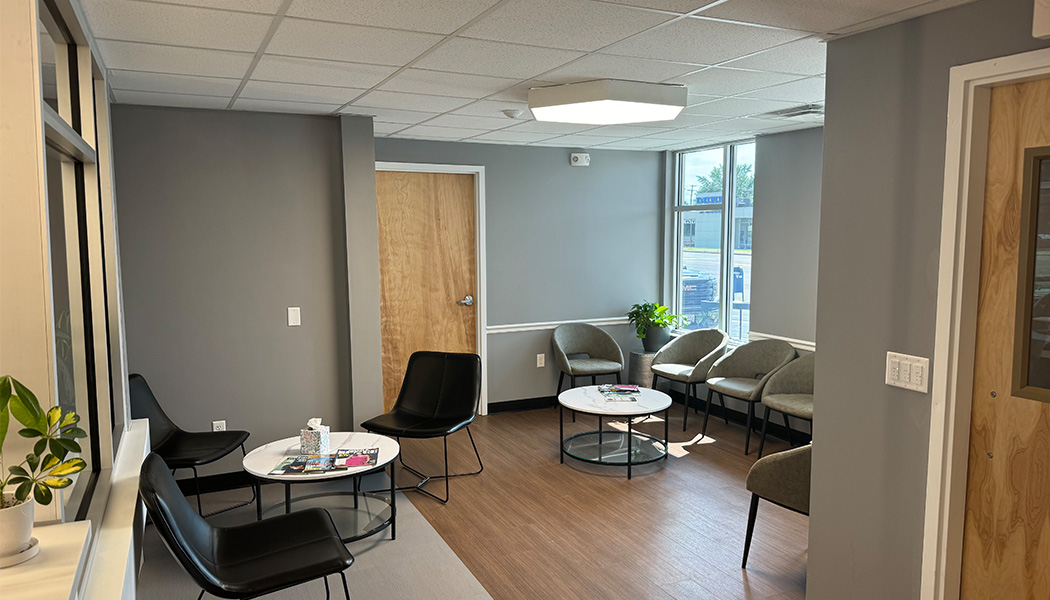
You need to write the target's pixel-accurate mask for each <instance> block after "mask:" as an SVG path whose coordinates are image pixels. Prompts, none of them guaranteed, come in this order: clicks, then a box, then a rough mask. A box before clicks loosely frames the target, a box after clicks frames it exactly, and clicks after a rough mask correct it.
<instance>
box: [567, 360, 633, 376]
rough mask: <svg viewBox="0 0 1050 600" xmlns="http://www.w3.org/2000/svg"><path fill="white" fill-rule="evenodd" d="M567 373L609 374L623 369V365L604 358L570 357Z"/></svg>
mask: <svg viewBox="0 0 1050 600" xmlns="http://www.w3.org/2000/svg"><path fill="white" fill-rule="evenodd" d="M569 369H570V371H569V375H610V374H612V373H619V372H620V371H622V370H623V365H622V364H620V363H618V362H616V361H612V360H605V359H604V358H570V359H569Z"/></svg>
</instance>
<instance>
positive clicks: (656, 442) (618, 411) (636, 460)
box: [558, 385, 671, 479]
mask: <svg viewBox="0 0 1050 600" xmlns="http://www.w3.org/2000/svg"><path fill="white" fill-rule="evenodd" d="M598 387H599V386H596V385H589V386H586V387H578V388H572V389H569V390H565V391H564V392H562V393H561V394H559V395H558V404H559V407H558V427H559V430H558V431H559V438H560V440H561V442H560V443H561V453H560V454H561V462H562V463H564V462H565V455H566V454H567V455H569V456H571V457H572V458H575V459H576V460H582V461H584V462H589V463H595V464H599V465H617V466H624V465H626V466H627V479H630V478H631V467H633V466H634V465H644V464H647V463H651V462H656V461H658V460H661V459H666V458H667V440H668V437H667V419H668V416H669V414H668V413H669V410H670V408H671V397H670V396H668V395H667V394H665V393H663V392H660V391H657V390H654V389H650V388H644V387H639V388H638V396H637V397H636V399H635V400H634V401H630V402H622V401H610V400H607V399H606V398H605V396H603V395H602V394H601V392H599V391H598ZM566 408H568V409H570V410H574V411H576V412H578V413H584V414H588V415H597V417H598V430H597V431H588V432H586V433H577V434H575V435H570V436H569V437H565V409H566ZM661 411H662V412H663V413H664V439H662V440H661V439H660V438H658V437H655V436H652V435H649V434H647V433H641V432H638V431H635V430H634V418H635V417H648V416H650V415H653V414H656V413H658V412H661ZM605 417H626V418H627V431H626V432H623V431H618V430H603V429H602V420H603V419H604V418H605Z"/></svg>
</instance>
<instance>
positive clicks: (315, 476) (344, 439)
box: [243, 431, 401, 483]
mask: <svg viewBox="0 0 1050 600" xmlns="http://www.w3.org/2000/svg"><path fill="white" fill-rule="evenodd" d="M328 447H329V451H330V452H331V453H333V454H334V453H335V451H336V450H338V449H340V448H347V449H354V450H361V449H365V448H379V457H378V458H377V459H376V464H375V465H373V466H368V467H349V468H346V469H339V470H337V471H327V472H319V473H296V474H294V475H284V474H279V475H271V474H270V471H272V470H273V469H274V468H275V467H276V466H277V465H278V464H279V463H280V462H281V461H282V460H283V459H285V458H287V457H289V456H299V455H300V452H299V436H295V437H290V438H284V439H283V440H277V441H276V442H270V443H269V444H266V445H265V446H259V447H258V448H256V449H255V450H252V451H251V452H249V453H248V455H247V456H245V457H244V461H243V465H244V470H245V471H248V472H249V473H251V474H252V475H254V476H256V477H258V478H260V479H266V480H269V481H280V482H284V483H293V482H304V481H322V480H325V479H338V478H340V477H348V476H350V475H356V474H358V473H363V472H366V471H371V470H373V469H378V468H379V467H382V466H383V465H386V464H388V463H389V462H390V461H392V460H394V459H395V458H397V455H398V453H399V452H401V445H400V444H398V443H397V440H395V439H394V438H390V437H387V436H385V435H377V434H375V433H365V432H361V431H333V432H331V434H330V437H329V444H328Z"/></svg>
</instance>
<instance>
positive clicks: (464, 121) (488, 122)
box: [427, 115, 549, 137]
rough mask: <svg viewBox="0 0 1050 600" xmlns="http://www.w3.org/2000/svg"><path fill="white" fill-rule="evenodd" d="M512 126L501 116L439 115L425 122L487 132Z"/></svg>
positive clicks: (510, 122)
mask: <svg viewBox="0 0 1050 600" xmlns="http://www.w3.org/2000/svg"><path fill="white" fill-rule="evenodd" d="M513 124H514V121H513V120H511V119H508V118H507V117H504V116H502V115H501V116H500V117H499V118H497V117H475V116H470V115H441V116H440V117H436V118H435V119H433V120H432V121H427V125H434V126H435V127H463V128H467V129H489V130H492V129H502V128H504V127H508V126H510V125H513ZM548 137H549V136H548Z"/></svg>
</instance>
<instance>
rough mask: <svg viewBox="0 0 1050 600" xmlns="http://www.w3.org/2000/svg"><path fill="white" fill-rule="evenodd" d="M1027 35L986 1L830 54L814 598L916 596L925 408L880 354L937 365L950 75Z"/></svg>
mask: <svg viewBox="0 0 1050 600" xmlns="http://www.w3.org/2000/svg"><path fill="white" fill-rule="evenodd" d="M1031 32H1032V2H1031V0H983V1H981V2H976V3H973V4H968V5H964V6H961V7H958V8H955V9H952V10H948V11H944V12H940V13H935V14H932V15H928V16H925V17H922V18H919V19H915V20H911V21H907V22H904V23H900V24H897V25H893V26H890V27H885V28H882V29H878V30H875V31H871V32H867V33H863V34H860V35H855V36H851V37H847V38H844V39H841V40H836V41H833V42H831V43H829V44H828V70H827V80H828V86H827V116H826V119H825V122H824V149H825V151H824V180H823V197H822V200H821V207H820V211H821V222H820V261H819V269H820V282H819V285H818V292H817V305H818V307H819V312H818V313H817V340H816V341H817V346H818V348H819V353H818V358H817V364H816V391H815V393H816V399H815V425H814V427H815V432H814V435H815V438H816V443H815V444H814V454H813V487H812V495H813V497H812V517H811V520H810V550H809V581H808V585H807V588H806V589H807V593H808V597H809V598H811V599H814V600H831V599H835V600H837V599H839V598H852V599H855V600H865V599H869V598H870V599H872V600H875V599H879V600H881V599H884V598H917V597H918V594H919V581H920V567H921V560H922V524H923V512H924V502H925V490H926V467H927V445H928V440H929V419H930V410H929V403H930V398H929V396H927V395H920V394H916V393H915V392H909V391H905V390H901V389H897V388H890V387H887V386H886V385H885V384H884V383H883V380H884V369H885V356H886V352H887V351H888V350H895V351H900V352H905V353H908V354H917V355H919V356H931V355H932V353H933V348H934V316H935V303H936V291H937V289H936V286H937V258H938V256H937V255H938V245H939V243H940V242H939V230H940V217H941V200H942V198H941V194H942V191H943V188H942V183H943V176H944V144H945V126H946V115H947V99H948V70H949V68H950V67H952V66H954V65H960V64H965V63H970V62H975V61H979V60H984V59H988V58H993V57H997V56H1003V55H1008V54H1014V53H1018V52H1023V51H1027V50H1033V49H1036V48H1039V47H1045V46H1048V45H1050V43H1048V42H1045V41H1042V42H1041V41H1038V40H1034V39H1033V38H1032V35H1031ZM932 358H933V360H939V357H932Z"/></svg>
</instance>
